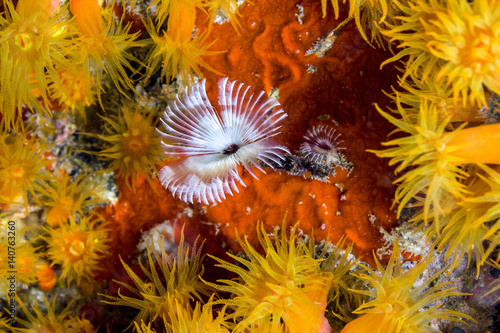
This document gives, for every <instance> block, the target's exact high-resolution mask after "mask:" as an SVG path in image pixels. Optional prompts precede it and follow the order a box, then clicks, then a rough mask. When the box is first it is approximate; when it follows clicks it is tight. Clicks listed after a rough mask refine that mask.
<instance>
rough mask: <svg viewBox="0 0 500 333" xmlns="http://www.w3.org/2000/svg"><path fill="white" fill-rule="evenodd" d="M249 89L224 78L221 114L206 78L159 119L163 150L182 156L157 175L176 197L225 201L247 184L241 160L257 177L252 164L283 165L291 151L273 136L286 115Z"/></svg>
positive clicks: (273, 101) (274, 103)
mask: <svg viewBox="0 0 500 333" xmlns="http://www.w3.org/2000/svg"><path fill="white" fill-rule="evenodd" d="M249 89H250V86H248V85H244V84H243V83H237V82H236V81H229V79H228V78H227V77H225V78H222V79H220V80H219V82H218V90H219V96H218V102H219V107H220V115H219V114H218V113H217V112H216V111H215V108H214V107H213V106H212V105H211V104H210V101H209V100H208V97H207V93H206V90H205V80H203V81H201V82H198V83H196V84H195V85H193V86H191V87H190V88H186V89H185V91H184V94H182V95H181V97H180V96H179V95H177V96H176V98H175V101H174V102H173V104H172V105H170V106H168V107H167V109H166V111H165V112H164V113H163V118H162V119H160V120H161V122H162V124H163V126H164V128H165V132H162V131H160V130H158V132H159V133H160V135H161V136H162V137H163V142H162V145H163V147H164V148H165V154H167V155H173V156H176V157H180V158H181V159H180V160H178V161H175V162H173V163H171V164H169V165H167V166H165V167H164V168H162V169H161V170H160V172H159V174H158V178H159V179H160V182H161V183H162V185H163V186H164V187H166V188H168V189H169V190H170V191H171V192H172V194H173V195H174V196H177V197H178V198H179V199H181V200H183V201H186V202H191V203H193V202H194V201H195V200H196V201H198V202H200V203H202V202H203V203H205V204H207V205H208V204H209V203H215V202H216V201H218V202H221V200H222V199H225V198H226V197H225V193H228V194H231V195H233V191H235V192H238V187H237V184H236V183H237V182H238V183H240V184H241V185H243V186H245V184H244V183H243V181H242V180H241V178H240V175H239V174H238V169H237V167H236V166H237V165H238V164H240V165H242V166H243V167H244V168H245V169H246V170H247V171H248V172H249V173H250V174H251V175H252V176H254V177H255V178H257V177H256V176H255V174H254V173H253V171H252V170H251V169H252V167H256V168H257V169H259V170H260V171H262V172H264V173H265V171H264V170H263V169H262V167H261V166H260V164H259V162H261V163H263V164H264V165H266V166H268V167H271V168H272V167H273V164H272V163H275V164H277V165H279V166H281V160H284V154H285V153H289V151H288V150H287V149H286V148H284V147H282V146H280V145H279V144H277V143H275V142H274V141H273V140H271V139H270V138H272V137H273V136H275V135H277V134H279V128H280V127H281V126H279V123H280V122H281V121H282V120H283V119H284V118H285V117H286V116H287V115H286V113H285V112H284V111H283V109H281V108H279V109H278V107H279V106H280V104H279V102H278V101H277V100H276V99H275V98H272V97H267V96H266V95H265V92H264V91H261V92H260V93H258V94H257V95H256V94H253V93H252V94H250V93H249ZM271 162H272V163H271Z"/></svg>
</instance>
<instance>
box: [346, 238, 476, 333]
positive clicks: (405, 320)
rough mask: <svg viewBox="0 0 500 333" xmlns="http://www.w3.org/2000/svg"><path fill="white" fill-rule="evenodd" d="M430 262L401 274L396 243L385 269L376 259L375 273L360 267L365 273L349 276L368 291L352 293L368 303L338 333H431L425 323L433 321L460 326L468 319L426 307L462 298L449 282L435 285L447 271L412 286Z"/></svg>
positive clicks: (424, 261)
mask: <svg viewBox="0 0 500 333" xmlns="http://www.w3.org/2000/svg"><path fill="white" fill-rule="evenodd" d="M432 259H433V257H432V256H428V257H427V258H426V259H425V260H423V261H421V262H420V263H418V264H417V265H416V266H415V267H413V268H412V269H409V270H407V271H404V270H403V268H402V267H401V253H400V252H399V246H398V244H397V241H396V242H395V243H394V249H393V252H392V255H391V258H390V260H389V262H388V264H387V266H386V267H385V268H384V267H383V266H382V265H381V264H380V262H379V261H378V260H377V257H376V256H375V262H376V264H377V268H378V269H377V271H375V270H373V269H371V268H370V267H368V266H365V265H362V266H363V267H364V268H365V269H366V273H362V274H353V275H355V276H357V277H358V278H359V279H361V280H363V281H364V282H366V283H368V285H369V286H370V287H371V288H372V290H355V289H352V291H353V292H357V293H360V294H364V295H367V296H368V297H370V298H371V300H370V301H369V302H367V303H363V304H362V305H361V306H360V307H359V308H358V309H356V310H355V311H354V312H355V313H357V314H363V315H362V316H361V317H359V318H357V319H355V320H353V321H351V322H350V323H348V324H347V325H346V326H345V327H344V329H343V330H342V331H341V333H375V332H376V333H389V332H390V333H399V332H411V333H424V332H433V331H434V330H432V329H431V327H430V326H429V323H430V322H431V321H433V320H435V319H446V320H450V321H456V322H463V320H462V318H467V319H472V318H471V317H470V316H468V315H465V314H462V313H460V312H457V311H454V310H448V309H441V308H440V306H441V304H440V303H437V304H435V305H431V306H429V305H430V304H433V303H436V302H439V301H440V300H442V299H444V298H446V297H449V296H464V295H465V294H462V293H459V292H455V291H453V290H454V289H455V287H447V286H448V285H449V284H450V283H449V282H441V283H437V282H436V280H437V279H438V278H439V276H440V275H441V274H443V272H444V271H445V270H446V269H447V267H445V268H443V269H442V270H440V271H438V272H437V273H436V274H434V275H432V276H431V277H429V278H428V279H426V280H425V281H424V282H423V283H419V285H418V286H414V285H415V283H416V282H417V279H418V278H419V276H420V275H422V273H423V272H424V271H425V269H426V268H427V266H428V265H429V263H430V262H431V261H432Z"/></svg>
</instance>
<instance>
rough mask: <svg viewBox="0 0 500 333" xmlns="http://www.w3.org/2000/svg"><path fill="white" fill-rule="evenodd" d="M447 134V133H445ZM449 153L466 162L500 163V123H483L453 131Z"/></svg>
mask: <svg viewBox="0 0 500 333" xmlns="http://www.w3.org/2000/svg"><path fill="white" fill-rule="evenodd" d="M445 136H446V135H445ZM447 145H448V146H450V147H457V149H456V150H453V151H450V153H449V155H450V156H452V157H456V158H458V159H460V160H463V161H464V163H485V164H489V163H491V164H500V150H499V149H498V147H500V124H491V125H483V126H477V127H471V128H466V129H463V130H460V131H456V132H453V133H452V135H451V138H450V140H449V141H448V144H447Z"/></svg>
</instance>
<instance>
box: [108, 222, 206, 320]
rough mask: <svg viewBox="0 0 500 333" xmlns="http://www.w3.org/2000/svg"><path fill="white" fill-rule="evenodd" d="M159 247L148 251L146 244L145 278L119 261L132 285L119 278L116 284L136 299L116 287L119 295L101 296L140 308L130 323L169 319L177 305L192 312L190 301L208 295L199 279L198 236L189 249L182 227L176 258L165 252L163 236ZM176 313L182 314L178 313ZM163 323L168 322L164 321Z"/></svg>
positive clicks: (200, 271) (116, 303)
mask: <svg viewBox="0 0 500 333" xmlns="http://www.w3.org/2000/svg"><path fill="white" fill-rule="evenodd" d="M153 243H155V242H153ZM158 246H159V252H160V254H158V253H157V252H155V251H153V253H152V254H151V251H150V250H153V249H150V248H149V247H148V264H149V269H147V268H146V267H145V266H144V265H143V264H142V263H141V262H139V265H140V267H141V269H142V271H143V272H144V275H145V276H146V277H147V278H146V279H144V280H143V279H141V278H140V277H139V276H137V274H136V273H135V272H134V271H133V270H132V269H131V268H130V267H129V266H128V265H127V264H125V262H123V260H122V264H123V266H124V267H125V270H126V271H127V273H128V275H129V276H130V278H131V279H132V281H133V282H134V285H135V286H129V285H127V284H124V283H123V282H120V281H117V283H119V284H120V285H122V286H123V287H125V288H126V290H129V291H131V292H133V293H134V294H136V295H137V298H136V297H128V296H125V295H123V294H122V293H120V290H118V297H114V296H109V295H102V296H104V297H106V298H107V299H108V300H107V301H104V303H108V304H112V305H121V306H130V307H134V308H136V309H138V310H140V312H139V314H138V315H137V316H136V317H135V319H134V321H133V322H131V324H130V326H132V325H133V323H134V322H135V323H137V324H139V323H140V322H145V323H148V322H150V321H154V320H156V319H157V318H164V319H167V320H168V319H169V318H170V316H172V315H173V313H175V312H176V307H177V306H181V307H182V308H184V309H187V310H186V311H188V312H189V313H192V309H191V307H190V301H191V300H197V301H200V302H201V301H202V298H201V294H203V295H206V296H208V295H209V293H208V287H207V286H206V285H205V284H203V282H201V280H200V278H199V277H200V276H201V275H202V274H203V266H202V265H201V249H202V247H203V244H202V245H201V246H199V247H198V239H196V240H195V242H194V244H193V247H192V249H191V250H190V248H189V246H188V245H187V244H185V243H184V229H182V233H181V240H180V242H179V247H178V248H177V257H175V256H174V255H172V254H170V255H169V254H167V253H166V252H165V248H164V247H163V238H160V239H159V240H158ZM179 315H181V314H180V313H179ZM174 317H175V316H174ZM165 325H167V324H166V323H165Z"/></svg>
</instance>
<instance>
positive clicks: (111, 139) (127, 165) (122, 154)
mask: <svg viewBox="0 0 500 333" xmlns="http://www.w3.org/2000/svg"><path fill="white" fill-rule="evenodd" d="M135 107H137V110H135V109H134V108H135ZM153 116H154V110H152V109H149V108H147V107H142V106H124V107H122V109H121V110H120V114H119V115H117V116H109V117H102V118H103V119H104V120H105V121H106V131H105V133H104V134H98V135H94V134H90V135H92V136H95V137H98V138H99V139H101V140H104V142H105V143H104V149H103V150H102V151H101V152H99V153H98V155H99V156H100V157H101V159H103V160H105V161H109V162H110V165H109V168H108V169H109V170H115V171H116V173H117V175H118V176H120V177H124V178H125V180H126V181H127V184H128V185H129V186H130V185H131V184H132V185H133V184H134V182H135V181H136V180H137V178H138V177H139V176H140V175H143V176H144V177H145V179H146V180H147V181H148V182H149V183H150V184H152V177H153V171H154V172H156V164H157V163H158V162H159V161H160V159H161V158H162V153H161V140H160V137H159V135H158V134H157V132H156V131H155V125H156V122H155V121H154V120H153Z"/></svg>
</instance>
